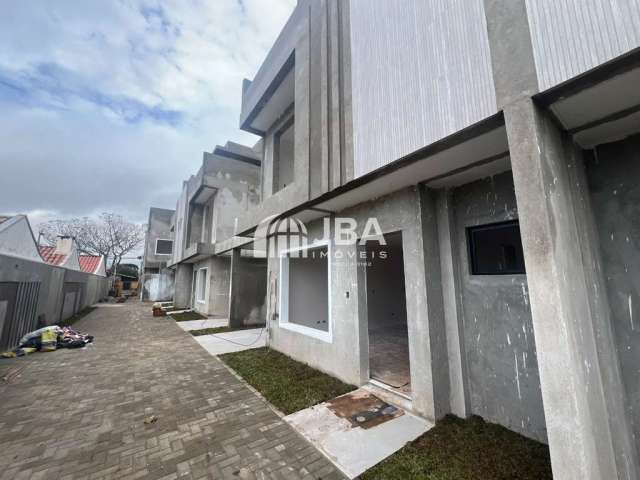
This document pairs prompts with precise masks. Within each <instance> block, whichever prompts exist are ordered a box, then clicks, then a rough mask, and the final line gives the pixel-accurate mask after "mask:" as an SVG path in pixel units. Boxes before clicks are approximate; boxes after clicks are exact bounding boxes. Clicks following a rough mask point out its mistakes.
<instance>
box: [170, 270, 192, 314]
mask: <svg viewBox="0 0 640 480" xmlns="http://www.w3.org/2000/svg"><path fill="white" fill-rule="evenodd" d="M192 281H193V265H192V264H190V263H181V264H178V265H176V269H175V291H174V293H173V304H174V306H176V307H178V308H189V307H192V293H193V292H192V289H191V288H192Z"/></svg>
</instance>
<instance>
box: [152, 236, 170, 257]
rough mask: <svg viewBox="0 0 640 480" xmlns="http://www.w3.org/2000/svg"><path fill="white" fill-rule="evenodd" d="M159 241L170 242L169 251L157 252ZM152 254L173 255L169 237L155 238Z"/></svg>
mask: <svg viewBox="0 0 640 480" xmlns="http://www.w3.org/2000/svg"><path fill="white" fill-rule="evenodd" d="M160 242H170V243H171V251H170V252H169V253H161V252H158V245H159V244H160ZM153 253H154V255H173V240H171V239H170V238H156V248H155V249H154V251H153Z"/></svg>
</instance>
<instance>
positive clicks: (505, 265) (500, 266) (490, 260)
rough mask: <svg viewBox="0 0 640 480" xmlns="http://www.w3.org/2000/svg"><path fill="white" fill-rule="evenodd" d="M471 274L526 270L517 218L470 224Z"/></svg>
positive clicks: (496, 273) (511, 272) (512, 272)
mask: <svg viewBox="0 0 640 480" xmlns="http://www.w3.org/2000/svg"><path fill="white" fill-rule="evenodd" d="M467 241H468V244H469V258H470V263H471V274H472V275H517V274H523V273H526V272H525V268H524V253H523V252H522V240H521V239H520V224H519V223H518V220H513V221H509V222H501V223H494V224H491V225H481V226H478V227H469V228H467Z"/></svg>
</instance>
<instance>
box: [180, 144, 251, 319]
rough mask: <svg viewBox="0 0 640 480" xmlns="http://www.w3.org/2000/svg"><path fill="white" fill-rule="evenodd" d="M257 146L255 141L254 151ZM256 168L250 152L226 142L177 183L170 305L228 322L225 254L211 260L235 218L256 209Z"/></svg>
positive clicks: (228, 260) (231, 233) (228, 277)
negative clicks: (179, 193)
mask: <svg viewBox="0 0 640 480" xmlns="http://www.w3.org/2000/svg"><path fill="white" fill-rule="evenodd" d="M261 145H262V142H259V143H258V145H257V147H254V148H261ZM260 165H261V160H260V156H259V155H258V153H256V151H255V150H254V149H253V148H249V147H246V146H243V145H239V144H236V143H233V142H227V144H226V145H224V146H217V147H216V148H215V149H214V151H213V152H212V153H208V152H205V153H204V154H203V162H202V167H201V168H200V169H199V170H198V172H197V173H196V174H195V175H193V176H191V177H190V178H189V180H187V181H185V182H183V188H182V194H181V196H180V198H179V199H178V201H177V205H176V210H175V213H174V215H173V217H172V219H171V227H170V228H171V231H172V233H173V235H174V251H173V255H172V257H171V260H170V262H169V265H170V267H171V268H172V269H173V270H174V271H175V286H174V289H173V290H174V293H173V300H174V304H175V306H177V307H179V308H193V309H194V310H195V311H197V312H199V313H201V314H203V315H211V316H216V317H227V318H228V317H229V314H230V312H229V305H230V300H229V299H230V297H231V296H232V294H233V293H234V291H235V289H232V285H231V254H230V253H226V254H223V255H219V256H218V255H216V254H215V244H216V242H220V241H223V240H227V239H230V238H233V237H234V235H235V234H236V233H237V228H238V227H237V225H238V219H239V217H241V216H242V215H243V214H244V212H245V211H247V209H250V208H252V207H253V206H255V205H256V204H258V202H259V200H260V194H261V193H260V192H261V187H260V182H261V180H260V179H261V173H260ZM199 272H200V273H199ZM239 280H240V279H239ZM249 284H250V282H249Z"/></svg>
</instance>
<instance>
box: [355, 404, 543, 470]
mask: <svg viewBox="0 0 640 480" xmlns="http://www.w3.org/2000/svg"><path fill="white" fill-rule="evenodd" d="M361 478H362V479H363V480H378V479H380V480H382V479H384V480H418V479H420V480H478V479H483V480H516V479H517V480H551V479H552V478H553V476H552V474H551V460H550V458H549V448H548V447H547V446H546V445H544V444H542V443H539V442H536V441H534V440H530V439H528V438H526V437H523V436H522V435H519V434H518V433H515V432H513V431H511V430H508V429H506V428H504V427H502V426H500V425H495V424H492V423H487V422H485V421H484V420H483V419H482V418H480V417H471V418H468V419H464V420H463V419H461V418H458V417H455V416H453V415H447V416H446V417H445V418H443V419H442V420H440V421H439V422H438V423H437V424H436V426H435V427H433V428H432V429H431V430H429V431H428V432H427V433H425V434H424V435H422V436H420V437H419V438H417V439H416V440H414V441H413V442H411V443H408V444H407V445H405V446H404V447H403V448H402V449H400V450H398V451H397V452H396V453H394V454H393V455H391V456H390V457H388V458H387V459H386V460H384V461H382V462H381V463H379V464H378V465H376V466H375V467H373V468H371V469H369V470H367V471H366V472H365V473H364V474H363V475H362V476H361Z"/></svg>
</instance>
